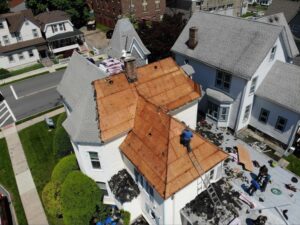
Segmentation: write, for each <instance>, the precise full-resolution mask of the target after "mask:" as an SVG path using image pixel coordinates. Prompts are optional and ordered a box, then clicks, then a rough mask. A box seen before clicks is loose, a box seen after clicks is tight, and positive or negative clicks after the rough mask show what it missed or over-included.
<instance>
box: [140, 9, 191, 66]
mask: <svg viewBox="0 0 300 225" xmlns="http://www.w3.org/2000/svg"><path fill="white" fill-rule="evenodd" d="M186 22H187V21H186V19H184V18H183V14H182V13H177V14H174V15H173V16H170V15H164V18H163V20H162V21H159V22H157V21H153V22H150V23H149V22H148V21H145V20H144V21H140V22H139V24H138V30H137V32H138V34H139V36H140V38H141V39H142V41H143V43H144V44H145V45H146V47H147V48H148V49H149V51H150V52H151V56H150V59H149V61H150V62H152V61H156V60H159V59H162V58H165V57H168V56H170V55H171V52H170V50H171V48H172V46H173V45H174V43H175V41H176V40H177V38H178V36H179V35H180V33H181V31H182V30H183V28H184V26H185V24H186Z"/></svg>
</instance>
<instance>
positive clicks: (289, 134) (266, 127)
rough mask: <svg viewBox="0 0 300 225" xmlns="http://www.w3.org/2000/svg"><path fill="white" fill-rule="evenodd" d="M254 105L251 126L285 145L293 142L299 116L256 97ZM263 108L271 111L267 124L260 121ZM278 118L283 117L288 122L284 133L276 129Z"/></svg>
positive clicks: (299, 119)
mask: <svg viewBox="0 0 300 225" xmlns="http://www.w3.org/2000/svg"><path fill="white" fill-rule="evenodd" d="M254 103H255V104H254V107H253V110H252V115H251V120H250V125H251V126H253V127H255V128H256V129H258V130H260V131H262V132H264V133H266V134H268V135H270V136H272V137H274V138H275V139H277V140H279V141H281V142H282V143H284V144H289V142H290V141H293V138H294V132H295V129H297V124H298V123H299V121H300V115H299V114H297V113H295V112H292V111H290V110H287V109H285V108H283V107H281V106H279V105H277V104H274V103H272V102H269V101H267V100H265V99H263V98H260V97H258V96H255V101H254ZM261 108H264V109H266V110H269V111H270V113H269V117H268V121H267V123H266V124H264V123H262V122H260V121H259V120H258V119H259V116H260V111H261ZM278 116H282V117H284V118H286V119H287V120H288V121H287V124H286V126H285V130H284V132H281V131H278V130H276V129H275V124H276V122H277V118H278Z"/></svg>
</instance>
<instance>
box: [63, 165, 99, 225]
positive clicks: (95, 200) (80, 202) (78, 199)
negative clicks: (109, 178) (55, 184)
mask: <svg viewBox="0 0 300 225" xmlns="http://www.w3.org/2000/svg"><path fill="white" fill-rule="evenodd" d="M61 200H62V209H63V219H64V223H65V224H66V225H86V224H89V222H90V220H91V218H92V217H93V214H94V213H95V211H96V209H97V206H100V205H101V204H102V202H101V200H102V193H101V190H100V189H99V187H98V186H97V184H96V183H95V181H93V180H92V179H91V178H89V177H88V176H86V175H84V174H83V173H81V172H80V171H73V172H71V173H70V174H69V175H68V176H67V178H66V179H65V181H64V183H63V185H62V187H61Z"/></svg>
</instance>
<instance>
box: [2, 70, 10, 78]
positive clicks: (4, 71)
mask: <svg viewBox="0 0 300 225" xmlns="http://www.w3.org/2000/svg"><path fill="white" fill-rule="evenodd" d="M10 76H11V74H10V73H9V71H8V70H6V69H3V68H1V69H0V79H5V78H7V77H10Z"/></svg>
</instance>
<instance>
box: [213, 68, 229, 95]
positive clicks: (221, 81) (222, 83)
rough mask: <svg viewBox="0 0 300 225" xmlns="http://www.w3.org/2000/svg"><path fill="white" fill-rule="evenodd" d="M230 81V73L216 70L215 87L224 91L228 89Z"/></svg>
mask: <svg viewBox="0 0 300 225" xmlns="http://www.w3.org/2000/svg"><path fill="white" fill-rule="evenodd" d="M230 83H231V75H230V74H228V73H225V72H222V71H218V72H217V78H216V87H217V88H220V89H222V90H224V91H227V92H228V91H229V89H230Z"/></svg>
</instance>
